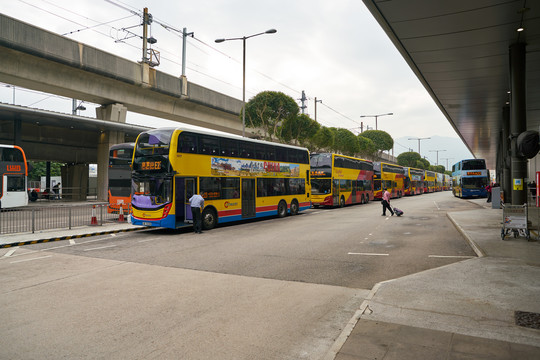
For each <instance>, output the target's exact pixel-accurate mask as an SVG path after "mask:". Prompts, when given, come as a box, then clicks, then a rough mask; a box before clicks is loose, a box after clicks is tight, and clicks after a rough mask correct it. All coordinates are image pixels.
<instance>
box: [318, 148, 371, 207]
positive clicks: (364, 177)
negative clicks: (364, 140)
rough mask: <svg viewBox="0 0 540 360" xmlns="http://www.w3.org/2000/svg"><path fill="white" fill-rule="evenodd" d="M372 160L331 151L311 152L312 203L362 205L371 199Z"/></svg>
mask: <svg viewBox="0 0 540 360" xmlns="http://www.w3.org/2000/svg"><path fill="white" fill-rule="evenodd" d="M372 181H373V163H372V162H371V161H369V160H364V159H357V158H354V157H350V156H345V155H337V154H332V153H321V154H311V203H312V204H313V206H314V207H318V206H340V207H343V206H345V204H364V203H367V202H369V201H371V200H373V189H372Z"/></svg>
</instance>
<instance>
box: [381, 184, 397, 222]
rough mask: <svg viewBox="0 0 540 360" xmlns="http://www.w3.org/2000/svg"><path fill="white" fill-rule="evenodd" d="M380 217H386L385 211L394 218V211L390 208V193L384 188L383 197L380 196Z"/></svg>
mask: <svg viewBox="0 0 540 360" xmlns="http://www.w3.org/2000/svg"><path fill="white" fill-rule="evenodd" d="M381 203H382V216H386V209H388V210H390V213H391V214H392V216H394V211H393V210H392V208H391V207H390V193H389V192H388V190H386V188H384V192H383V196H382V201H381Z"/></svg>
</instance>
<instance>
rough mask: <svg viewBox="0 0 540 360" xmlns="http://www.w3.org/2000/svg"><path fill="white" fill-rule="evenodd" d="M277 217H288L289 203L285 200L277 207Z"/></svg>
mask: <svg viewBox="0 0 540 360" xmlns="http://www.w3.org/2000/svg"><path fill="white" fill-rule="evenodd" d="M277 215H278V217H280V218H282V217H285V215H287V203H286V202H285V201H283V200H281V201H280V202H279V204H278V206H277Z"/></svg>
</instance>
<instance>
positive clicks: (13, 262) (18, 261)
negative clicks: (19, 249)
mask: <svg viewBox="0 0 540 360" xmlns="http://www.w3.org/2000/svg"><path fill="white" fill-rule="evenodd" d="M50 257H52V255H47V256H40V257H36V258H31V259H23V260H15V261H12V262H11V263H12V264H16V263H21V262H25V261H33V260H39V259H46V258H50Z"/></svg>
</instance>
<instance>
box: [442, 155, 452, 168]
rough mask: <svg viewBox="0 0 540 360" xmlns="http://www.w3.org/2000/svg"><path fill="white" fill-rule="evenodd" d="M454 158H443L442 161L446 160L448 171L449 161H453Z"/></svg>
mask: <svg viewBox="0 0 540 360" xmlns="http://www.w3.org/2000/svg"><path fill="white" fill-rule="evenodd" d="M452 159H453V158H441V160H446V170H450V168H449V167H448V160H452Z"/></svg>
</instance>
